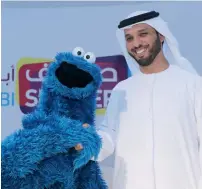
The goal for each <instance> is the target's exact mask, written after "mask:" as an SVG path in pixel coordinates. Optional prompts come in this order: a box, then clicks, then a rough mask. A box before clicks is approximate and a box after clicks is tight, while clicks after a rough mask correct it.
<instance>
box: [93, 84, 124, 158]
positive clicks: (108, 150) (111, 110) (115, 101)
mask: <svg viewBox="0 0 202 189" xmlns="http://www.w3.org/2000/svg"><path fill="white" fill-rule="evenodd" d="M118 86H119V85H117V86H116V87H115V88H114V89H113V90H112V93H111V96H110V99H109V103H108V106H107V110H106V114H105V117H104V121H103V122H102V124H101V125H100V126H99V127H98V129H97V133H98V135H99V136H100V137H101V139H102V148H101V150H100V153H99V155H98V159H97V161H99V162H100V161H103V160H104V159H106V158H107V157H109V156H110V155H112V154H113V153H114V150H115V146H116V141H117V134H118V127H119V117H120V113H121V112H122V111H124V109H125V106H126V103H125V102H126V101H125V91H124V90H120V89H118Z"/></svg>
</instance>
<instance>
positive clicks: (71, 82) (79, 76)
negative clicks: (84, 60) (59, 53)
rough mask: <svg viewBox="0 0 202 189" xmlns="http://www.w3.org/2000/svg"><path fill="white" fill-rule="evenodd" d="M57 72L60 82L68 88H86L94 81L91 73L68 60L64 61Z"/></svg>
mask: <svg viewBox="0 0 202 189" xmlns="http://www.w3.org/2000/svg"><path fill="white" fill-rule="evenodd" d="M55 74H56V77H57V78H58V80H59V81H60V83H62V84H63V85H65V86H66V87H68V88H73V87H77V88H84V87H86V85H87V84H89V83H90V82H91V81H93V77H92V76H91V75H90V74H89V73H87V72H85V71H83V70H81V69H79V68H78V67H77V66H75V65H73V64H69V63H68V62H62V63H61V65H60V67H59V68H58V69H57V70H56V73H55Z"/></svg>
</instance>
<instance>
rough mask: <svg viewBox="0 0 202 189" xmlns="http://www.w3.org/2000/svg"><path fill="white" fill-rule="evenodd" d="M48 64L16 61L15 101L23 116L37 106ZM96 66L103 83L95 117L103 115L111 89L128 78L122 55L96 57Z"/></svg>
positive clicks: (30, 59) (46, 61)
mask: <svg viewBox="0 0 202 189" xmlns="http://www.w3.org/2000/svg"><path fill="white" fill-rule="evenodd" d="M50 62H51V60H48V59H36V58H21V59H20V60H19V61H18V63H17V69H16V71H17V77H16V78H17V80H16V94H17V95H16V100H17V103H18V105H19V107H20V110H21V112H22V113H23V114H27V113H30V112H32V111H33V109H34V108H35V106H36V105H37V103H38V96H39V92H40V88H41V82H42V80H43V77H44V76H45V74H46V70H47V67H48V64H49V63H50ZM96 64H98V65H99V66H100V67H101V73H102V76H103V83H102V85H101V87H100V89H99V90H98V96H97V111H96V115H103V114H104V113H105V109H106V107H107V103H108V99H109V97H110V94H111V91H112V89H113V88H114V87H115V85H116V84H117V83H118V82H120V81H122V80H124V79H126V78H127V77H128V70H127V64H126V61H125V58H124V57H123V56H122V55H114V56H106V57H98V58H97V59H96ZM12 72H13V69H12ZM8 74H9V73H8ZM12 76H13V75H12ZM3 100H4V101H5V99H3Z"/></svg>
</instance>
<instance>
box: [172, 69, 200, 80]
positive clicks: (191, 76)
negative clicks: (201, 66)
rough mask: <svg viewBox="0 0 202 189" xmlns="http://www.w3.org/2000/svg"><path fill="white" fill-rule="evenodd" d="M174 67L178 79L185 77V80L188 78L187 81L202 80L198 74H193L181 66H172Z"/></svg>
mask: <svg viewBox="0 0 202 189" xmlns="http://www.w3.org/2000/svg"><path fill="white" fill-rule="evenodd" d="M172 67H173V70H174V72H175V73H176V77H178V78H180V77H183V78H187V79H191V80H192V79H193V80H195V79H201V76H200V75H198V74H197V73H192V72H189V71H187V70H185V69H183V68H180V67H179V66H172Z"/></svg>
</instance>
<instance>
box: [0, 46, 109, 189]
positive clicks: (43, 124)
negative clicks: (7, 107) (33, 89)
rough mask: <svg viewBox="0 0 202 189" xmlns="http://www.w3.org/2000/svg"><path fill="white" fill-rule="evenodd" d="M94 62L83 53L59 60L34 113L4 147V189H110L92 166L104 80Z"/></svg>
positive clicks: (79, 50)
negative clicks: (100, 89) (98, 91)
mask: <svg viewBox="0 0 202 189" xmlns="http://www.w3.org/2000/svg"><path fill="white" fill-rule="evenodd" d="M94 62H95V57H94V55H93V54H92V53H86V54H85V55H84V51H83V49H82V48H75V49H74V50H73V52H72V53H71V52H67V53H58V54H57V55H56V57H55V60H54V62H52V63H51V64H50V66H49V68H48V71H47V74H46V77H45V79H44V81H43V83H42V90H41V93H40V97H39V103H38V105H37V107H36V109H35V110H34V111H33V113H31V114H28V115H26V116H25V117H24V118H23V120H22V126H23V129H21V130H19V131H17V132H15V133H13V134H12V135H10V136H8V137H7V138H6V139H5V140H4V141H3V142H2V147H1V148H2V180H1V181H2V189H106V188H107V185H106V183H105V181H104V179H103V177H102V174H101V171H100V168H99V165H98V163H97V162H96V161H92V158H95V159H96V158H97V157H98V154H99V151H100V148H101V138H100V137H99V136H98V134H97V133H96V130H95V126H94V119H95V110H96V95H97V90H98V88H99V87H100V85H101V82H102V75H101V72H100V68H99V67H98V66H97V65H96V64H94ZM87 125H88V127H86V126H87ZM84 126H85V127H84ZM78 144H82V146H83V149H82V150H76V148H75V146H77V145H78Z"/></svg>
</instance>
